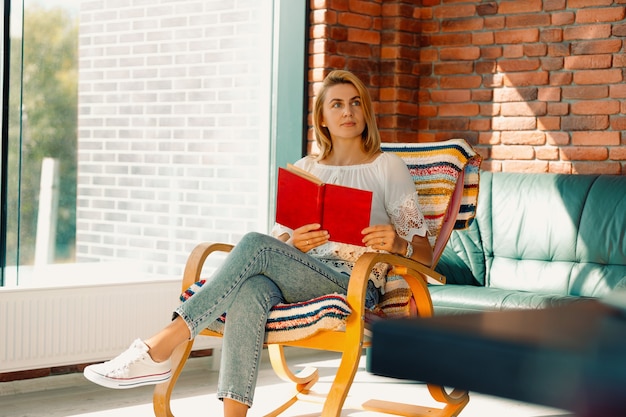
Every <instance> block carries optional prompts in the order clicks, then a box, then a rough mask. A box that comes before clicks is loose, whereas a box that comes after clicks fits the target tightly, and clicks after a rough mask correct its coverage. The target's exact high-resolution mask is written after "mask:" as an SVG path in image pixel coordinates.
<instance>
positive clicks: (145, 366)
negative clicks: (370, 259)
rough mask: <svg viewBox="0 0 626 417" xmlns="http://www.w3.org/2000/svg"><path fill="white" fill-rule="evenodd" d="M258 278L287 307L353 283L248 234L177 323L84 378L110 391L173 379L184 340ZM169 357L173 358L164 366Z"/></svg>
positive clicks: (277, 244)
mask: <svg viewBox="0 0 626 417" xmlns="http://www.w3.org/2000/svg"><path fill="white" fill-rule="evenodd" d="M257 275H264V276H266V277H267V278H269V279H270V280H271V281H272V282H273V283H274V284H275V285H276V287H277V288H278V289H279V290H280V292H281V294H282V296H283V298H284V299H285V300H286V302H295V301H304V300H308V299H311V298H314V297H319V296H322V295H325V294H332V293H342V294H345V293H346V292H347V288H348V280H349V277H348V275H346V274H342V273H340V272H337V271H335V270H333V269H332V268H329V267H328V266H326V265H324V264H323V263H321V262H319V261H317V260H315V259H313V258H312V257H310V256H309V255H306V254H303V253H302V252H300V251H299V250H298V249H296V248H293V247H291V246H289V245H286V244H284V243H283V242H280V241H279V240H278V239H275V238H273V237H271V236H268V235H263V234H260V233H249V234H247V235H245V236H244V237H243V238H242V240H241V242H239V244H237V245H236V246H235V247H234V248H233V250H232V251H231V252H230V254H229V255H228V257H227V258H226V259H225V260H224V262H223V264H222V266H221V267H220V268H219V269H218V270H217V271H216V273H215V274H214V275H213V277H212V278H211V280H209V281H208V282H207V283H206V284H205V285H204V286H203V287H202V288H201V289H200V291H198V292H197V293H196V294H194V296H193V297H191V298H190V299H188V300H187V301H186V302H184V303H183V304H182V305H181V306H179V307H178V308H177V309H176V310H175V312H174V315H175V319H174V320H173V323H171V324H170V325H169V326H167V327H166V328H164V329H163V330H162V331H161V332H159V333H158V334H156V335H154V336H153V337H151V338H150V339H148V343H149V344H148V345H147V346H146V344H145V343H144V342H142V341H139V340H137V341H135V342H134V343H133V345H132V346H131V348H129V349H128V350H127V351H126V352H123V353H122V354H121V355H119V356H118V357H117V358H115V359H113V360H111V361H108V362H105V363H104V364H97V365H92V366H89V367H87V368H85V372H84V374H85V376H86V377H87V378H88V379H90V380H92V381H93V382H96V383H98V384H100V385H104V386H108V387H111V388H131V387H133V386H141V385H147V384H154V383H159V382H163V381H165V380H167V379H169V377H170V375H171V369H170V368H169V357H170V356H171V354H172V352H173V350H174V348H175V347H176V346H178V345H179V344H180V343H182V342H183V341H185V340H189V339H190V338H195V337H196V336H197V335H198V333H199V332H200V331H201V330H202V329H204V328H205V327H206V326H207V325H209V324H210V323H212V322H213V321H214V320H216V319H217V318H218V317H219V316H220V315H221V314H222V313H224V312H226V311H228V310H229V308H230V307H231V305H232V303H233V302H234V299H235V296H236V294H237V293H238V292H239V289H240V287H241V286H242V284H243V283H244V282H246V280H247V279H249V278H251V277H255V276H257ZM181 319H182V320H184V323H185V326H186V327H187V329H186V330H185V329H184V327H183V326H182V322H181ZM152 355H154V358H153V357H152ZM164 357H167V358H168V359H167V360H166V361H163V362H159V361H160V360H161V359H162V358H164ZM136 364H138V365H136ZM131 365H132V366H131ZM128 381H131V383H129V382H128Z"/></svg>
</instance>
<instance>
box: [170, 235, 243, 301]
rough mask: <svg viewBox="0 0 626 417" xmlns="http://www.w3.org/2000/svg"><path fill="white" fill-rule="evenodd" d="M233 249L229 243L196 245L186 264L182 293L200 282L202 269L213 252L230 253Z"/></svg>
mask: <svg viewBox="0 0 626 417" xmlns="http://www.w3.org/2000/svg"><path fill="white" fill-rule="evenodd" d="M233 248H234V245H231V244H228V243H212V242H203V243H199V244H198V245H196V247H195V248H193V250H192V251H191V253H190V254H189V257H188V258H187V262H186V263H185V271H184V272H183V284H182V291H185V290H186V289H187V288H189V287H190V286H192V285H193V283H194V282H198V281H200V275H201V274H202V267H203V266H204V262H205V261H206V259H207V257H208V256H209V255H210V254H212V253H213V252H230V251H231V250H232V249H233Z"/></svg>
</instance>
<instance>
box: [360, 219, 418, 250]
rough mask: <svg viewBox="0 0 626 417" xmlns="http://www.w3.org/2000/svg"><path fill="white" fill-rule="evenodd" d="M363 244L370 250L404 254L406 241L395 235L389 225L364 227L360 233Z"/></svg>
mask: <svg viewBox="0 0 626 417" xmlns="http://www.w3.org/2000/svg"><path fill="white" fill-rule="evenodd" d="M361 233H363V234H364V235H365V236H364V237H363V243H364V244H365V246H369V247H370V248H372V249H376V250H384V251H387V252H390V253H402V254H403V253H405V252H406V245H407V243H408V242H407V241H406V240H404V239H402V238H401V237H400V236H398V234H397V233H396V229H394V227H393V226H392V225H390V224H379V225H375V226H370V227H366V228H365V229H363V231H362V232H361Z"/></svg>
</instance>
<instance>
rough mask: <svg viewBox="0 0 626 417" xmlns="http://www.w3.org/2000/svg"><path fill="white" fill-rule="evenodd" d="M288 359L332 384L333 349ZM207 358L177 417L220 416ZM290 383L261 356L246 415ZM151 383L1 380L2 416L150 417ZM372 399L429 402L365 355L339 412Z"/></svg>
mask: <svg viewBox="0 0 626 417" xmlns="http://www.w3.org/2000/svg"><path fill="white" fill-rule="evenodd" d="M288 355H289V363H290V364H291V366H292V367H293V368H294V369H295V370H297V369H298V368H300V367H303V366H304V365H305V364H315V365H316V366H317V367H318V369H320V375H321V378H320V382H319V383H318V385H319V388H318V389H319V390H320V392H323V391H324V390H327V389H328V387H329V386H330V380H331V378H332V370H333V369H334V368H336V366H337V363H338V361H337V356H336V355H333V354H332V353H325V352H322V353H321V352H314V351H308V350H299V349H293V350H290V351H288ZM211 361H212V359H211V358H210V357H205V358H195V359H191V360H190V361H189V362H188V364H187V366H186V368H185V370H184V372H183V374H182V377H181V379H180V381H179V383H178V385H177V389H176V390H175V392H174V397H175V400H174V401H173V403H172V409H173V411H174V414H175V415H176V416H177V417H186V416H189V417H199V416H219V415H221V414H222V407H221V402H220V401H219V400H217V399H216V397H215V390H216V385H217V372H216V371H214V370H212V369H211V368H212V363H211ZM288 389H289V388H288V385H287V384H286V383H284V382H283V381H281V380H280V379H278V378H277V377H276V376H275V375H274V374H273V371H272V370H271V367H270V365H269V361H268V360H267V357H266V356H264V358H263V360H262V367H261V370H260V373H259V384H258V386H257V390H256V394H255V404H254V406H253V407H252V409H251V410H250V413H248V415H249V416H260V415H262V414H263V412H264V411H268V410H270V409H271V406H272V404H276V398H277V397H280V394H281V392H286V391H287V390H288ZM151 396H152V388H150V387H141V388H136V389H132V390H110V389H106V388H101V387H99V386H97V385H94V384H92V383H90V382H88V381H87V380H85V379H84V378H83V376H82V375H81V374H73V375H63V376H55V377H47V378H41V379H38V380H31V381H18V382H8V383H0V417H44V416H45V417H68V416H81V417H104V416H108V417H125V416H128V417H141V416H152V415H153V413H152V404H151V399H152V398H151ZM370 398H376V399H382V400H389V401H402V402H410V403H414V404H420V405H427V406H432V405H436V403H435V402H434V401H433V400H432V399H431V398H430V396H429V394H428V391H427V389H426V387H425V386H424V385H423V384H421V383H413V382H408V381H400V380H394V379H388V378H382V377H377V376H374V375H371V374H369V373H368V372H366V371H365V358H363V360H362V362H361V369H360V370H359V372H358V374H357V377H356V380H355V382H354V384H353V386H352V389H351V391H350V396H349V398H348V401H347V403H346V407H345V408H344V412H343V414H342V415H343V416H355V417H356V416H359V417H370V416H371V417H374V416H383V415H384V414H378V413H374V412H367V411H363V410H362V409H360V408H359V406H360V404H362V403H363V402H364V401H365V400H367V399H370ZM470 398H471V399H470V402H469V405H468V406H467V407H466V408H465V410H464V411H463V412H462V413H461V417H491V416H498V417H534V416H542V417H543V416H565V415H569V414H568V413H566V412H565V411H561V410H554V409H550V408H546V407H540V406H535V405H529V404H524V403H519V402H514V401H508V400H503V399H498V398H493V397H488V396H484V395H480V394H471V393H470ZM320 410H321V406H320V405H319V404H316V403H303V404H302V405H295V406H294V407H292V409H290V410H288V411H287V412H286V413H285V414H283V415H285V416H307V417H308V416H315V415H319V412H320Z"/></svg>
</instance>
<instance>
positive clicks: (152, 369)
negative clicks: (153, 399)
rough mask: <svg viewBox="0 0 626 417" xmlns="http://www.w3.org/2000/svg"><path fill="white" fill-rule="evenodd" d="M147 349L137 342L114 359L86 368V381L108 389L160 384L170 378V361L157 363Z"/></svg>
mask: <svg viewBox="0 0 626 417" xmlns="http://www.w3.org/2000/svg"><path fill="white" fill-rule="evenodd" d="M148 350H149V348H148V346H147V345H146V344H145V343H144V342H142V341H141V340H140V339H137V340H135V341H134V342H133V344H132V345H130V347H129V348H128V349H127V350H126V351H125V352H123V353H122V354H120V355H119V356H118V357H116V358H115V359H112V360H110V361H107V362H104V363H98V364H95V365H89V366H88V367H86V368H85V370H84V371H83V375H85V378H87V379H88V380H90V381H91V382H94V383H96V384H98V385H102V386H103V387H107V388H116V389H126V388H135V387H140V386H143V385H154V384H160V383H161V382H165V381H167V380H169V379H170V377H171V376H172V365H171V362H170V360H169V359H168V360H166V361H165V362H160V363H157V362H155V361H153V360H152V358H151V357H150V355H149V354H148Z"/></svg>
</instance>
